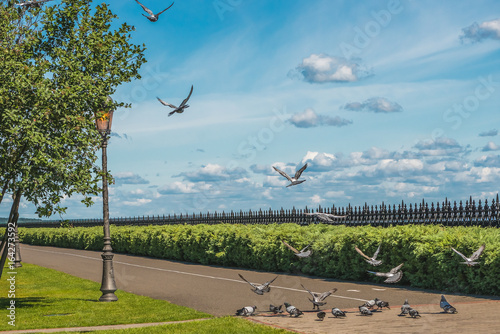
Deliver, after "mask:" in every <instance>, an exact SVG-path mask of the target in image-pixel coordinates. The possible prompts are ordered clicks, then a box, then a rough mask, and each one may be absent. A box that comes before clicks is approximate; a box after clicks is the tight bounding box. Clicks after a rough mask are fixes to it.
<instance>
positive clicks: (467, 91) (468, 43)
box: [0, 0, 500, 218]
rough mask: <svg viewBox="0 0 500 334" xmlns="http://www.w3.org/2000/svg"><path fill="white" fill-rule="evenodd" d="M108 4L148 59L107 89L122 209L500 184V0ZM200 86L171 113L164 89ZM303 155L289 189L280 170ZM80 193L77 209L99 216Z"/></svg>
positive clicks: (337, 200) (292, 202)
mask: <svg viewBox="0 0 500 334" xmlns="http://www.w3.org/2000/svg"><path fill="white" fill-rule="evenodd" d="M142 3H143V4H145V5H146V6H148V7H149V8H151V9H152V10H153V11H154V12H158V11H160V10H162V9H164V8H165V7H167V6H168V5H170V2H168V1H160V0H143V1H142ZM110 8H111V9H112V10H113V11H114V12H115V13H116V14H117V15H118V16H119V20H118V22H127V23H128V24H131V25H134V26H135V27H136V31H135V33H134V34H133V42H135V43H136V44H142V43H145V44H146V47H147V50H146V58H147V59H148V63H147V64H145V65H144V66H143V68H142V69H141V75H142V79H141V80H138V81H134V82H132V83H129V84H126V85H123V86H122V87H120V88H119V90H118V92H117V93H116V94H115V95H114V96H113V98H115V99H117V100H120V101H124V102H128V103H132V108H130V109H122V110H118V111H117V112H116V113H115V120H114V121H113V127H114V128H113V131H114V134H113V137H112V139H111V140H110V145H109V146H108V167H109V169H110V170H111V171H112V173H113V174H114V176H115V179H116V184H115V185H114V186H112V187H111V189H110V215H111V216H112V217H118V216H137V215H162V214H169V213H170V214H173V213H177V214H179V213H186V212H188V213H192V212H197V213H198V212H200V211H202V212H207V211H215V210H217V211H222V210H225V211H230V210H238V211H239V210H240V209H242V210H248V209H252V210H254V209H258V208H262V209H269V208H273V209H279V208H281V207H283V208H285V209H289V208H292V207H293V206H295V207H297V208H304V207H305V206H306V205H307V206H309V207H311V206H313V207H317V205H319V204H320V205H322V206H331V205H332V204H335V205H336V206H344V205H347V204H348V203H351V204H352V205H363V204H364V203H365V202H366V203H368V204H374V205H375V204H379V203H381V202H382V201H384V202H385V203H390V204H397V203H400V202H401V200H404V201H405V202H406V201H409V202H420V201H421V200H422V199H423V198H425V200H428V201H443V200H444V199H445V197H447V198H448V199H451V200H457V201H458V200H465V199H468V198H469V196H472V197H473V198H475V199H483V200H484V199H488V200H489V201H490V200H491V199H492V198H493V197H494V196H496V194H497V193H498V190H499V186H498V185H499V184H500V136H499V135H498V130H499V129H500V109H499V108H500V2H499V1H495V0H491V1H481V0H479V1H439V2H438V1H430V0H429V1H416V0H413V1H412V0H401V1H397V0H396V1H394V0H381V1H370V2H368V1H363V2H361V1H332V0H311V1H298V0H273V1H266V0H213V1H212V0H209V1H194V0H183V1H181V0H177V1H176V2H175V4H174V5H173V6H172V8H170V9H169V10H168V11H166V12H165V13H163V14H162V15H161V16H160V19H159V21H158V22H156V23H151V22H149V21H148V20H147V19H146V18H145V17H143V16H142V15H141V13H143V12H142V9H141V8H140V6H139V5H138V4H137V3H136V2H135V1H132V0H129V1H117V0H115V1H111V3H110ZM191 85H194V92H193V94H192V96H191V99H190V101H189V104H190V108H188V109H187V110H186V112H184V113H183V114H176V115H174V116H172V117H168V116H167V115H168V112H169V111H170V109H169V108H168V107H165V106H163V105H161V104H160V103H159V102H158V101H157V100H156V97H160V98H161V99H162V100H164V101H168V102H170V103H173V104H178V103H180V102H181V101H182V100H183V99H184V98H185V97H186V96H187V94H188V92H189V89H190V87H191ZM305 163H307V164H308V168H307V169H306V170H305V172H304V173H303V174H302V177H303V178H304V179H305V180H306V182H304V183H302V184H300V185H298V186H294V187H290V188H286V187H285V186H286V185H287V181H286V180H285V179H284V178H283V177H282V176H280V175H279V174H278V173H277V172H275V171H274V170H273V169H272V166H276V167H277V168H279V169H282V170H284V171H285V172H287V173H289V174H294V173H295V171H296V170H297V169H299V168H300V167H302V165H304V164H305ZM79 200H80V199H79V198H78V197H72V198H67V199H65V200H64V204H65V205H67V206H68V214H67V218H86V217H89V218H90V217H102V206H101V199H100V198H99V197H98V198H96V199H95V200H96V205H94V206H93V207H91V208H85V207H84V206H83V205H82V204H80V203H79ZM0 209H1V211H0V214H2V215H5V214H6V212H7V211H8V210H7V209H8V208H7V205H2V206H1V208H0ZM22 210H23V212H22V216H25V217H29V216H33V212H34V210H33V208H32V207H31V206H29V205H26V204H24V205H23V208H22ZM54 218H57V217H54Z"/></svg>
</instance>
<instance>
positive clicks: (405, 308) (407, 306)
mask: <svg viewBox="0 0 500 334" xmlns="http://www.w3.org/2000/svg"><path fill="white" fill-rule="evenodd" d="M410 310H411V307H410V304H409V303H408V299H405V303H404V304H403V305H402V306H401V313H400V314H399V315H407V314H408V312H409V311H410Z"/></svg>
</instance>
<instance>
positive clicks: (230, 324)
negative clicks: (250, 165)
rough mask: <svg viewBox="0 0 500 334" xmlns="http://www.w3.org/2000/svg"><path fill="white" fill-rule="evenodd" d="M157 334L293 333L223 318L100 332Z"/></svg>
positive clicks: (100, 332) (111, 333)
mask: <svg viewBox="0 0 500 334" xmlns="http://www.w3.org/2000/svg"><path fill="white" fill-rule="evenodd" d="M61 333H74V332H58V334H61ZM121 333H127V334H150V333H151V334H156V333H170V334H177V333H182V334H190V333H193V334H229V333H230V334H233V333H238V334H239V333H245V334H280V333H283V334H284V333H291V332H289V331H286V330H284V329H276V328H273V327H268V326H264V325H259V324H255V323H252V322H250V321H247V320H245V319H239V318H233V317H229V316H228V317H223V318H215V319H211V320H206V321H195V322H186V323H181V324H171V325H165V326H154V327H145V328H132V329H117V330H106V331H99V332H98V334H121Z"/></svg>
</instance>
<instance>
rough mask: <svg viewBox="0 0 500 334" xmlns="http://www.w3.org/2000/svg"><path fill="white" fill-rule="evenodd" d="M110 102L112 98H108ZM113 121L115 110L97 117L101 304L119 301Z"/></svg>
mask: <svg viewBox="0 0 500 334" xmlns="http://www.w3.org/2000/svg"><path fill="white" fill-rule="evenodd" d="M108 100H111V98H109V97H108ZM112 119H113V110H109V111H108V112H106V113H104V115H103V116H101V117H97V119H96V124H97V130H99V133H100V134H101V137H102V143H101V148H102V171H103V174H102V212H103V228H104V248H103V249H102V251H103V253H102V254H101V257H102V261H103V263H102V282H101V292H102V296H101V297H100V298H99V301H101V302H113V301H117V300H118V297H116V295H115V291H116V284H115V274H114V271H113V256H114V254H113V249H112V248H111V233H110V230H109V202H108V178H107V173H108V157H107V152H106V148H107V146H108V139H109V134H110V133H111V121H112Z"/></svg>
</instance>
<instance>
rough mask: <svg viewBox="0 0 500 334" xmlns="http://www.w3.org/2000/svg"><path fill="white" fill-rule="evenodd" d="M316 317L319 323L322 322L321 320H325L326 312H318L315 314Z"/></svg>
mask: <svg viewBox="0 0 500 334" xmlns="http://www.w3.org/2000/svg"><path fill="white" fill-rule="evenodd" d="M316 316H317V317H318V319H319V321H323V319H325V316H326V312H325V311H319V312H318V313H316Z"/></svg>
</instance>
